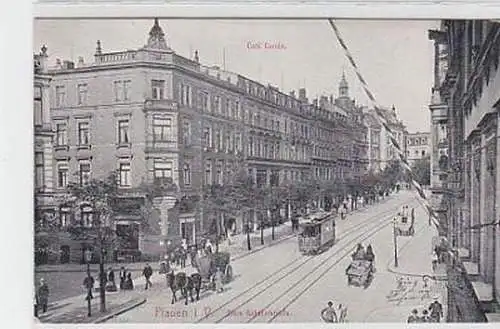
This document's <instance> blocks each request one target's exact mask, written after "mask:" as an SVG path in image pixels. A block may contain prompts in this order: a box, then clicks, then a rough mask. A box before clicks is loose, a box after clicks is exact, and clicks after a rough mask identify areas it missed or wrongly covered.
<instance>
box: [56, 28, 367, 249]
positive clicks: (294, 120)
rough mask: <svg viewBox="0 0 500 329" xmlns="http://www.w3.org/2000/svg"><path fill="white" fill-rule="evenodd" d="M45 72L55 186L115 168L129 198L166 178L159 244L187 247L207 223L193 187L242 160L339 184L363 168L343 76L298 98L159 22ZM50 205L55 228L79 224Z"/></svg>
mask: <svg viewBox="0 0 500 329" xmlns="http://www.w3.org/2000/svg"><path fill="white" fill-rule="evenodd" d="M50 74H51V76H52V84H51V87H50V88H51V89H50V90H51V99H50V108H51V122H52V125H53V127H54V130H55V132H54V152H53V159H54V162H53V166H52V168H53V175H54V177H55V183H56V184H55V186H54V190H55V191H56V192H57V191H61V192H62V191H63V190H64V188H65V187H66V184H67V183H68V181H75V182H81V183H84V182H86V181H88V180H89V179H91V178H103V177H104V176H105V175H107V174H108V173H109V172H111V171H114V170H117V172H118V174H119V185H120V188H121V190H122V191H124V195H128V196H129V200H130V203H131V205H132V204H133V203H134V200H136V201H137V200H140V199H141V192H140V189H139V187H141V186H143V185H144V184H145V185H148V184H154V183H155V182H156V183H158V182H159V183H168V184H170V183H172V184H175V186H177V192H176V193H174V194H172V195H170V196H169V198H166V199H165V198H163V199H158V200H156V201H155V203H156V205H157V207H158V208H159V209H161V210H162V211H161V212H162V214H161V219H162V237H158V239H160V240H162V239H163V238H165V237H169V238H172V239H175V238H184V239H186V240H187V241H188V243H193V242H195V241H196V240H197V239H198V238H199V236H200V235H201V234H203V233H204V231H205V230H206V227H207V225H210V221H209V220H208V219H207V218H206V216H204V214H203V209H202V208H201V207H199V206H198V205H199V203H198V202H196V201H197V200H199V199H200V197H201V194H202V189H203V187H204V186H206V185H208V184H214V183H215V184H226V183H228V182H230V180H231V178H232V177H233V173H235V171H236V170H237V169H239V168H241V167H242V166H243V167H244V168H245V169H246V170H247V171H248V172H249V173H250V174H251V175H253V177H254V180H255V182H256V183H257V184H258V185H279V184H282V183H283V182H285V181H287V182H290V181H291V182H293V181H304V180H308V179H310V178H311V177H315V178H317V179H322V180H331V181H334V180H346V179H351V178H357V177H360V176H361V175H363V174H364V172H365V171H366V168H367V166H368V161H367V158H366V152H367V150H368V148H369V147H368V139H367V129H366V127H365V126H364V124H363V111H362V108H361V107H359V106H356V105H355V104H354V101H353V100H352V99H350V98H349V95H348V86H347V82H346V81H345V78H343V79H342V80H341V82H340V85H339V97H338V98H337V99H335V100H334V99H333V96H331V97H330V98H325V97H323V98H321V99H320V100H315V101H313V102H309V100H308V98H307V95H306V90H305V89H300V90H299V91H298V95H296V94H295V92H291V93H288V94H286V93H283V92H281V91H280V90H278V89H277V88H275V87H273V86H270V85H263V84H261V83H259V82H257V81H253V80H251V79H249V78H246V77H244V76H242V75H240V74H235V73H232V72H227V71H224V70H222V69H220V68H219V67H215V66H205V65H202V64H201V61H200V54H199V53H198V52H195V54H194V56H193V58H192V59H189V58H186V57H183V56H180V55H179V54H177V53H176V52H175V51H174V50H172V49H171V48H170V47H169V45H168V43H167V38H166V36H165V33H164V32H163V30H162V28H161V27H160V25H159V22H158V20H155V22H154V25H153V27H152V29H151V31H150V32H149V38H148V41H147V44H146V45H145V46H144V47H141V48H139V49H137V50H128V51H121V52H105V51H104V50H103V45H102V44H101V42H100V41H98V42H97V47H96V52H95V56H94V61H93V62H92V63H86V62H84V60H83V59H82V58H80V59H79V60H78V62H77V63H72V62H69V61H62V62H61V61H59V60H57V64H56V67H54V68H53V69H52V70H51V71H50ZM184 201H185V202H184ZM190 201H192V202H190ZM137 202H139V201H137ZM135 208H137V207H135ZM135 208H134V209H135ZM57 211H58V212H59V214H58V218H59V219H58V220H59V221H60V222H61V225H71V223H79V225H85V220H84V218H86V214H85V213H83V211H82V213H81V214H68V213H66V212H65V209H63V208H61V209H58V210H57ZM141 220H142V219H141V218H140V214H138V213H137V211H127V212H124V213H122V214H119V215H118V217H117V221H116V223H115V224H116V225H117V226H120V227H121V229H123V230H138V227H139V224H140V222H141ZM239 225H240V226H241V225H242V223H239ZM146 240H147V239H146V237H145V236H142V235H140V234H139V241H138V242H137V245H138V246H139V249H147V248H146V245H147V244H148V243H149V242H151V243H152V244H155V243H156V245H159V241H156V242H154V241H153V240H151V241H149V242H148V241H146Z"/></svg>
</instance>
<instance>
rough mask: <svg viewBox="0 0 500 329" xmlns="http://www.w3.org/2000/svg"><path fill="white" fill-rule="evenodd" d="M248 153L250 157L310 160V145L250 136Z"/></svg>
mask: <svg viewBox="0 0 500 329" xmlns="http://www.w3.org/2000/svg"><path fill="white" fill-rule="evenodd" d="M247 145H248V146H247V154H248V156H249V157H257V158H266V159H273V160H286V161H301V162H307V161H309V156H308V155H309V154H310V151H311V147H310V146H305V145H302V144H300V145H299V144H288V143H284V144H283V148H281V143H280V142H276V141H268V140H266V139H262V138H257V137H253V136H250V137H248V144H247Z"/></svg>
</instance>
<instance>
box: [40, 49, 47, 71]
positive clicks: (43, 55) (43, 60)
mask: <svg viewBox="0 0 500 329" xmlns="http://www.w3.org/2000/svg"><path fill="white" fill-rule="evenodd" d="M48 57H49V56H48V55H47V46H46V45H43V46H42V48H41V49H40V55H39V56H38V61H39V62H40V71H42V72H47V58H48Z"/></svg>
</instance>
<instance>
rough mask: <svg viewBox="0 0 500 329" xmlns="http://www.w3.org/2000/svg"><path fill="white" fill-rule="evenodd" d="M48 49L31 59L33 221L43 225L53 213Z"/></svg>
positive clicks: (43, 48) (42, 50)
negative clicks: (33, 157) (32, 78)
mask: <svg viewBox="0 0 500 329" xmlns="http://www.w3.org/2000/svg"><path fill="white" fill-rule="evenodd" d="M47 57H48V55H47V48H46V47H45V46H44V47H42V49H41V52H40V53H39V54H36V55H34V56H33V61H34V63H33V64H34V67H33V68H34V82H33V86H34V98H33V110H34V120H33V123H34V132H35V139H34V145H35V147H34V149H35V154H34V155H35V159H34V160H35V174H34V177H35V185H34V186H35V198H34V200H35V224H36V225H37V226H38V225H39V226H42V227H43V226H46V225H47V224H48V220H49V219H50V217H52V216H54V200H53V187H54V179H53V171H52V168H53V165H52V159H53V155H52V152H53V150H52V138H53V135H54V133H53V131H52V125H51V119H50V83H51V77H50V75H49V74H48V72H47Z"/></svg>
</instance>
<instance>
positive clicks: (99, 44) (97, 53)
mask: <svg viewBox="0 0 500 329" xmlns="http://www.w3.org/2000/svg"><path fill="white" fill-rule="evenodd" d="M95 55H96V56H98V55H102V47H101V40H97V47H96V48H95Z"/></svg>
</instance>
